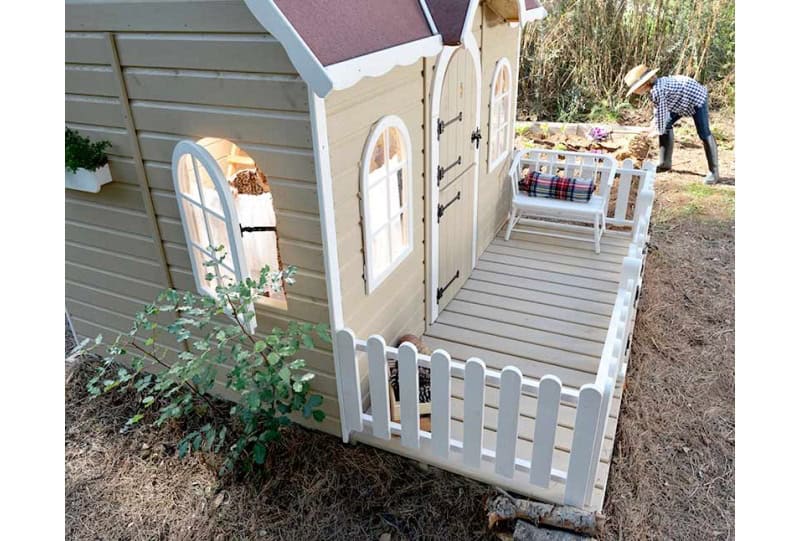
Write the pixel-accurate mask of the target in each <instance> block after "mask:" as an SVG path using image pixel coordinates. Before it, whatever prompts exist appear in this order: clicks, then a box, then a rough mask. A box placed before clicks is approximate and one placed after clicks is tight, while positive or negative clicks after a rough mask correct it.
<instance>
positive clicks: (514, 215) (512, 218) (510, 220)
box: [506, 207, 517, 240]
mask: <svg viewBox="0 0 800 541" xmlns="http://www.w3.org/2000/svg"><path fill="white" fill-rule="evenodd" d="M516 219H517V209H516V207H511V216H510V217H509V218H508V227H506V240H508V239H510V238H511V230H512V229H514V221H515V220H516Z"/></svg>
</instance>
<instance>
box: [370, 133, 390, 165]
mask: <svg viewBox="0 0 800 541" xmlns="http://www.w3.org/2000/svg"><path fill="white" fill-rule="evenodd" d="M385 139H386V134H384V133H382V134H381V135H380V137H378V140H377V141H376V142H375V149H374V150H373V151H372V158H370V160H369V172H370V173H372V172H373V171H375V170H376V169H380V168H381V167H383V164H384V163H386V152H384V141H385Z"/></svg>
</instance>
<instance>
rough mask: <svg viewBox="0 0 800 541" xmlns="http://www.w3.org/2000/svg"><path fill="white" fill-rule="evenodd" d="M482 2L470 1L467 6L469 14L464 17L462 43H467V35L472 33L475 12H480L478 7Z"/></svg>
mask: <svg viewBox="0 0 800 541" xmlns="http://www.w3.org/2000/svg"><path fill="white" fill-rule="evenodd" d="M480 3H481V0H470V1H469V5H468V6H467V12H466V14H465V17H464V27H463V28H462V29H461V43H462V44H463V43H465V40H466V39H467V34H471V33H472V21H473V19H475V12H476V11H477V10H478V5H479V4H480Z"/></svg>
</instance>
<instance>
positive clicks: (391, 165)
mask: <svg viewBox="0 0 800 541" xmlns="http://www.w3.org/2000/svg"><path fill="white" fill-rule="evenodd" d="M361 164H362V167H361V216H362V220H363V226H364V252H365V256H366V273H365V274H366V279H367V293H371V292H372V291H373V290H374V289H375V288H376V287H378V285H379V284H380V283H381V282H382V281H383V280H384V279H385V278H386V277H387V276H388V275H389V274H391V272H392V271H393V270H394V269H395V268H396V267H397V266H398V265H399V264H400V262H401V261H402V260H403V259H405V257H406V256H407V255H408V254H409V253H411V247H412V224H411V185H412V182H411V178H412V177H411V174H412V170H411V139H410V137H409V135H408V130H407V129H406V126H405V124H403V121H402V120H400V118H399V117H397V116H386V117H384V118H382V119H381V120H380V121H379V122H378V123H377V124H376V125H375V126H374V127H373V128H372V131H371V132H370V135H369V138H368V139H367V143H366V145H365V146H364V155H363V157H362V160H361Z"/></svg>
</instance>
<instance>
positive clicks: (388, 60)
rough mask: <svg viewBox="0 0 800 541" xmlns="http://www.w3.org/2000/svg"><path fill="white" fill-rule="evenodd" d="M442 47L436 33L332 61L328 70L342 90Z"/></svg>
mask: <svg viewBox="0 0 800 541" xmlns="http://www.w3.org/2000/svg"><path fill="white" fill-rule="evenodd" d="M441 50H442V36H441V35H439V34H436V35H435V36H430V37H427V38H423V39H418V40H416V41H411V42H408V43H403V44H401V45H396V46H394V47H390V48H389V49H384V50H382V51H375V52H374V53H369V54H365V55H363V56H358V57H356V58H351V59H349V60H344V61H342V62H339V63H337V64H331V65H330V66H328V67H327V68H325V70H326V71H327V75H328V76H329V77H330V79H331V81H332V82H333V89H334V90H341V89H343V88H348V87H350V86H353V85H354V84H356V83H357V82H358V81H360V80H361V79H363V78H364V77H379V76H381V75H383V74H385V73H387V72H389V71H390V70H391V69H392V68H394V67H396V66H408V65H410V64H413V63H414V62H416V61H417V60H419V59H420V58H422V57H428V56H434V55H437V54H439V52H440V51H441ZM309 84H310V83H309ZM318 95H319V96H320V97H324V95H321V94H318Z"/></svg>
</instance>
